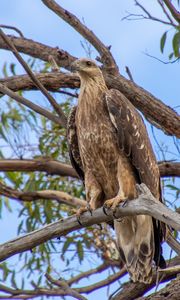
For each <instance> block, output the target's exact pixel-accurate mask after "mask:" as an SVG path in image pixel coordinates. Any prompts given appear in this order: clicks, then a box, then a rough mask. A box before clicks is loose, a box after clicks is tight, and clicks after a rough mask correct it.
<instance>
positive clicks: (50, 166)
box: [0, 157, 180, 178]
mask: <svg viewBox="0 0 180 300" xmlns="http://www.w3.org/2000/svg"><path fill="white" fill-rule="evenodd" d="M158 165H159V170H160V175H161V177H171V176H172V177H180V162H173V161H160V162H159V163H158ZM9 171H20V172H35V171H38V172H46V173H47V174H49V175H60V176H70V177H74V178H78V175H77V173H76V171H75V169H74V168H73V167H72V166H70V165H67V164H64V163H61V162H59V161H57V160H52V159H50V158H44V157H43V158H41V159H21V160H19V159H0V172H9Z"/></svg>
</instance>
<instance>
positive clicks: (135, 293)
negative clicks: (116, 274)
mask: <svg viewBox="0 0 180 300" xmlns="http://www.w3.org/2000/svg"><path fill="white" fill-rule="evenodd" d="M178 264H180V256H177V257H175V258H173V259H172V260H171V261H170V262H169V263H168V266H171V267H172V266H176V265H178ZM177 273H178V272H177V270H176V269H174V272H171V273H164V275H163V277H161V276H160V282H164V281H167V280H170V279H172V278H174V277H175V276H176V275H177ZM156 281H157V272H156V271H155V272H154V273H153V280H152V283H150V284H144V283H132V282H129V283H126V284H124V286H123V288H122V289H121V291H120V292H119V293H118V294H117V295H116V296H115V297H113V298H112V300H124V299H126V300H134V299H139V298H138V297H141V296H142V295H143V294H144V293H145V292H148V291H149V290H150V289H151V288H152V287H153V286H155V285H156ZM162 291H163V290H162ZM140 299H141V298H140ZM153 299H156V298H153ZM164 299H171V297H170V298H169V297H168V298H166V297H165V298H164ZM177 299H178V298H177ZM157 300H158V298H157Z"/></svg>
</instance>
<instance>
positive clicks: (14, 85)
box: [0, 72, 80, 92]
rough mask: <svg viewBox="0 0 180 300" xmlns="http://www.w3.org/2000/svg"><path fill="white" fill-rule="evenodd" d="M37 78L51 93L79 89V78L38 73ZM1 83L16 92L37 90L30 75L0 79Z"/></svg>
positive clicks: (51, 73)
mask: <svg viewBox="0 0 180 300" xmlns="http://www.w3.org/2000/svg"><path fill="white" fill-rule="evenodd" d="M36 77H37V78H38V79H39V80H40V81H41V82H42V84H43V85H44V86H45V87H46V88H47V89H48V90H50V91H53V92H56V91H58V90H59V88H71V89H75V88H79V85H80V81H79V77H78V76H76V75H74V74H70V73H63V72H49V73H38V74H36ZM0 83H1V84H3V85H5V86H6V87H8V88H9V89H11V90H12V91H14V92H17V91H19V90H24V91H29V90H37V87H36V86H35V85H34V83H33V81H32V80H31V78H29V76H28V75H17V76H11V77H6V78H2V79H0Z"/></svg>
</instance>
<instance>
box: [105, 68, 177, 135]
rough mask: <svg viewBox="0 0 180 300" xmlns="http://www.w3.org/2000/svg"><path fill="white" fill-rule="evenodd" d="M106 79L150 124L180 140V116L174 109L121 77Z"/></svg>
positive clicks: (109, 85)
mask: <svg viewBox="0 0 180 300" xmlns="http://www.w3.org/2000/svg"><path fill="white" fill-rule="evenodd" d="M105 79H106V82H107V85H108V87H109V88H110V87H111V88H115V89H117V90H119V91H120V92H122V93H123V94H124V95H125V96H126V97H127V98H128V100H130V101H131V103H132V104H133V105H134V106H135V107H136V108H137V109H139V110H140V111H141V112H142V113H143V114H144V116H145V117H146V119H147V120H148V121H149V122H150V123H152V124H153V125H155V126H156V127H158V128H160V129H161V130H163V131H164V132H165V133H166V134H169V135H175V136H176V137H178V138H180V116H178V114H177V113H176V112H175V111H174V110H173V109H172V108H170V107H169V106H166V105H165V104H164V103H163V102H162V101H161V100H159V99H157V98H155V97H154V96H153V95H152V94H150V93H149V92H147V91H145V90H144V89H143V88H141V87H139V86H138V85H136V84H135V83H134V82H132V81H130V80H127V79H125V78H124V77H123V76H121V75H119V76H112V75H106V74H105ZM159 112H161V113H159Z"/></svg>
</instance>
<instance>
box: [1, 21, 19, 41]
mask: <svg viewBox="0 0 180 300" xmlns="http://www.w3.org/2000/svg"><path fill="white" fill-rule="evenodd" d="M0 27H1V28H6V29H12V30H14V31H16V32H17V33H18V34H19V35H20V37H22V38H23V37H24V35H23V33H22V31H21V30H19V29H18V28H17V27H14V26H9V25H3V24H0Z"/></svg>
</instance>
